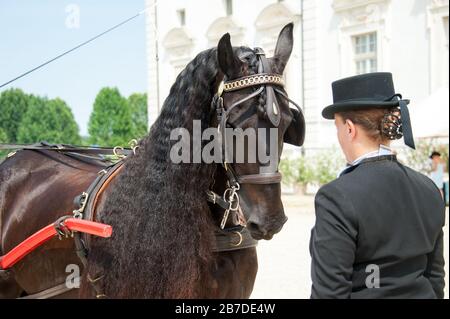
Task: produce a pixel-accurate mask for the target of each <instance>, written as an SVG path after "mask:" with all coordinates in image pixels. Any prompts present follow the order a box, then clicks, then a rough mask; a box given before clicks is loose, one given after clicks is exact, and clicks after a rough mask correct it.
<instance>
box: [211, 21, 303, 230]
mask: <svg viewBox="0 0 450 319" xmlns="http://www.w3.org/2000/svg"><path fill="white" fill-rule="evenodd" d="M292 34H293V24H292V23H291V24H288V25H286V26H285V27H284V28H283V29H282V30H281V32H280V35H279V37H278V41H277V45H276V48H275V51H274V56H273V57H271V58H266V57H265V55H264V52H263V51H262V49H259V48H256V49H253V50H252V49H250V48H247V47H235V48H233V47H232V46H231V42H230V36H229V34H225V35H224V36H223V37H222V38H221V39H220V41H219V44H218V48H217V57H218V61H219V66H220V69H221V71H222V73H223V76H224V78H223V82H222V83H221V85H219V88H218V93H217V95H216V97H215V105H216V113H217V115H218V116H217V123H216V124H217V126H218V130H219V132H220V136H221V138H222V147H223V149H224V150H225V151H224V153H225V160H224V168H225V171H226V173H227V177H228V180H229V182H230V185H229V186H230V187H231V190H230V191H229V193H228V194H226V196H225V197H227V196H228V197H227V198H231V197H232V196H230V193H232V192H233V189H234V190H235V191H236V192H237V193H238V196H239V199H240V206H241V208H242V212H243V214H244V216H245V219H246V221H247V228H248V229H249V230H250V232H251V234H252V236H253V237H254V238H255V239H271V238H272V236H273V235H274V234H276V233H277V232H279V231H280V230H281V228H282V227H283V224H284V223H285V222H286V220H287V217H286V215H285V214H284V209H283V204H282V202H281V187H280V182H281V175H280V173H279V172H278V162H279V158H280V156H281V152H282V149H283V142H286V143H290V144H294V145H298V146H300V145H301V144H303V137H304V119H303V114H302V113H301V110H300V109H291V108H289V101H290V100H289V98H288V97H287V94H286V92H285V91H284V89H283V78H282V75H283V71H284V68H285V66H286V64H287V62H288V60H289V57H290V55H291V52H292V46H293V35H292ZM227 128H228V130H227ZM236 128H240V129H242V130H243V132H241V137H242V138H243V140H241V141H245V142H243V143H242V144H241V145H240V146H242V148H239V145H237V144H238V143H236V142H237V140H238V139H239V136H237V137H236V135H235V136H232V135H230V134H228V133H229V132H230V129H231V130H232V129H236ZM252 132H253V133H254V134H252ZM237 135H239V134H237ZM264 135H265V136H264ZM233 140H234V142H235V143H233ZM242 151H243V152H242ZM242 153H244V154H242ZM233 185H234V187H233Z"/></svg>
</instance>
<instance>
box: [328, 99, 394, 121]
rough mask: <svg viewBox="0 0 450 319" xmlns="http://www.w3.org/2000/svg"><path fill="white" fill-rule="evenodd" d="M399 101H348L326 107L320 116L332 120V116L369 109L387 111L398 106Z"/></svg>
mask: <svg viewBox="0 0 450 319" xmlns="http://www.w3.org/2000/svg"><path fill="white" fill-rule="evenodd" d="M398 105H399V101H386V102H378V101H348V102H340V103H335V104H331V105H328V106H327V107H326V108H324V109H323V111H322V116H323V117H324V118H326V119H327V120H333V119H334V114H336V113H339V112H346V111H360V110H369V109H388V108H391V107H394V106H398Z"/></svg>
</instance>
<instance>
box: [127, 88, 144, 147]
mask: <svg viewBox="0 0 450 319" xmlns="http://www.w3.org/2000/svg"><path fill="white" fill-rule="evenodd" d="M128 107H129V108H130V112H131V120H132V124H133V137H134V138H141V137H143V136H145V135H147V133H148V116H147V94H146V93H144V94H142V93H134V94H132V95H130V96H129V97H128Z"/></svg>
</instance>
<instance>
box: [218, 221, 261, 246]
mask: <svg viewBox="0 0 450 319" xmlns="http://www.w3.org/2000/svg"><path fill="white" fill-rule="evenodd" d="M215 237H216V241H215V243H214V245H213V252H225V251H233V250H239V249H246V248H253V247H256V246H257V245H258V241H257V240H255V239H253V237H252V236H251V235H250V231H249V230H248V229H247V228H245V227H242V226H237V227H232V228H226V229H224V230H216V231H215Z"/></svg>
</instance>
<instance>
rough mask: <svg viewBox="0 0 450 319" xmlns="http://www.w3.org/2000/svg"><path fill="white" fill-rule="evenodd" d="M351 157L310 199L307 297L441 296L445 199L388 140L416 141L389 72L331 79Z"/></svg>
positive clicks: (342, 140)
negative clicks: (312, 211) (401, 160)
mask: <svg viewBox="0 0 450 319" xmlns="http://www.w3.org/2000/svg"><path fill="white" fill-rule="evenodd" d="M332 89H333V99H334V104H333V105H330V106H328V107H326V108H325V109H324V110H323V112H322V115H323V117H325V118H326V119H334V121H335V125H336V128H337V135H338V140H339V144H340V145H341V148H342V150H343V153H344V154H345V157H346V159H347V161H348V163H349V164H348V166H347V167H346V168H345V169H344V170H343V172H342V173H341V174H340V176H339V177H338V178H337V179H336V180H334V181H332V182H331V183H329V184H327V185H325V186H323V187H322V188H321V189H320V190H319V192H318V193H317V195H316V198H315V210H316V223H315V226H314V228H313V229H312V232H311V241H310V253H311V257H312V262H311V276H312V292H311V298H443V296H444V285H445V282H444V257H443V230H442V227H443V226H444V223H445V205H444V202H443V200H442V198H441V196H440V193H439V190H438V188H437V187H436V185H435V184H434V183H433V182H432V181H431V180H430V179H429V178H428V177H426V176H425V175H422V174H420V173H418V172H416V171H414V170H412V169H410V168H408V167H406V166H403V165H402V164H401V163H399V162H398V161H397V158H396V155H395V154H394V153H393V152H392V151H391V150H390V148H389V145H390V141H391V140H394V139H399V138H401V137H403V138H404V140H405V144H407V145H408V146H410V147H412V148H414V140H413V136H412V130H411V125H410V122H409V114H408V108H407V104H408V103H409V101H408V100H403V99H402V97H401V95H400V94H395V91H394V85H393V81H392V75H391V74H390V73H370V74H364V75H358V76H354V77H350V78H346V79H342V80H339V81H336V82H333V84H332Z"/></svg>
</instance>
